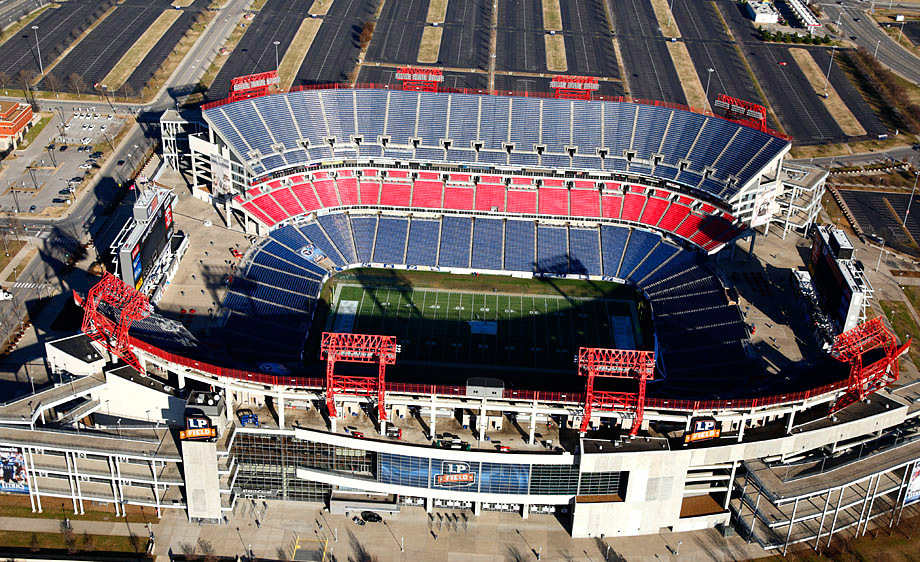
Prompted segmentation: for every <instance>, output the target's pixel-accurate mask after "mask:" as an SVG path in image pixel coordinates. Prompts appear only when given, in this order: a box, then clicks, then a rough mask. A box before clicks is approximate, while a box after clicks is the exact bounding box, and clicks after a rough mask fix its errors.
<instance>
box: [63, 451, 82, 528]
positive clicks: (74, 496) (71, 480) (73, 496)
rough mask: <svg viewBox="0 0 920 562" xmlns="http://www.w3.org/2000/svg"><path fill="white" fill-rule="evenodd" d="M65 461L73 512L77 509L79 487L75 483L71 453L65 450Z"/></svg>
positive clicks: (75, 512)
mask: <svg viewBox="0 0 920 562" xmlns="http://www.w3.org/2000/svg"><path fill="white" fill-rule="evenodd" d="M64 462H65V463H66V464H67V483H68V484H70V501H71V502H73V514H74V515H76V514H77V513H79V512H78V511H77V489H76V487H75V485H74V476H73V467H72V465H71V464H70V454H69V453H68V452H67V451H64Z"/></svg>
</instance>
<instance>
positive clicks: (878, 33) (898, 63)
mask: <svg viewBox="0 0 920 562" xmlns="http://www.w3.org/2000/svg"><path fill="white" fill-rule="evenodd" d="M822 6H823V7H824V8H825V14H826V16H827V18H828V19H830V20H831V21H834V22H837V21H838V17H839V21H840V27H839V30H840V35H841V36H843V37H845V38H849V39H851V40H853V41H855V42H856V43H857V44H859V45H861V46H863V47H865V48H866V49H868V50H869V52H870V53H875V52H876V47H877V48H878V55H877V56H878V59H879V61H880V62H881V63H882V64H884V65H886V66H888V67H889V68H891V70H893V71H895V72H897V73H898V74H900V75H901V76H903V77H904V78H906V79H908V80H910V81H911V82H913V83H914V84H920V61H918V60H917V58H916V57H915V56H913V55H912V54H910V53H909V52H907V51H906V50H905V49H904V48H903V47H901V46H899V45H898V44H897V43H895V40H894V39H892V38H891V37H889V36H888V35H887V34H885V32H884V31H882V29H881V28H880V27H879V26H878V25H876V23H875V22H874V21H873V20H872V18H871V17H869V15H868V13H867V12H868V9H869V3H868V2H854V1H852V0H846V2H845V4H843V5H838V4H822ZM876 6H877V7H879V8H881V7H886V8H887V6H886V5H885V3H884V2H877V3H876ZM913 7H914V8H915V9H916V5H914V6H913ZM857 18H858V19H859V21H856V19H857ZM854 37H855V39H853V38H854Z"/></svg>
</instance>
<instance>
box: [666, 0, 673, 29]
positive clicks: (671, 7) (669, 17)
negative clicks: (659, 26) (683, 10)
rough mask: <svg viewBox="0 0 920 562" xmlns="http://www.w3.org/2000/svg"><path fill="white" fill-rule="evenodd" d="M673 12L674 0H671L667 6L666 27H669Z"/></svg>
mask: <svg viewBox="0 0 920 562" xmlns="http://www.w3.org/2000/svg"><path fill="white" fill-rule="evenodd" d="M673 14H674V0H671V5H670V6H668V26H667V27H668V29H670V28H671V16H672V15H673Z"/></svg>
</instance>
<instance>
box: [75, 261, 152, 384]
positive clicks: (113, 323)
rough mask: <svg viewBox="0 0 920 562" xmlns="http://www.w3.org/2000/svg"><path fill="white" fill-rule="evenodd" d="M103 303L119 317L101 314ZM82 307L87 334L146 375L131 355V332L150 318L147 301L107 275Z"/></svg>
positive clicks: (90, 293) (92, 289) (134, 356)
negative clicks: (134, 324)
mask: <svg viewBox="0 0 920 562" xmlns="http://www.w3.org/2000/svg"><path fill="white" fill-rule="evenodd" d="M103 302H105V303H107V304H108V305H109V306H111V307H112V311H113V312H114V313H115V314H116V315H117V317H115V318H109V317H108V316H106V315H105V314H103V312H102V311H101V310H99V305H100V304H102V303H103ZM82 305H83V325H82V326H81V329H82V330H83V333H84V334H86V335H87V336H88V337H89V338H90V339H91V340H93V341H95V342H97V343H99V344H100V345H102V346H103V347H104V348H106V349H107V350H109V351H110V352H112V353H113V354H115V355H116V356H117V357H120V358H121V359H122V360H124V362H125V363H127V364H129V365H131V366H132V367H134V368H135V369H136V370H137V372H138V373H141V374H144V369H143V368H142V367H141V364H140V362H139V361H138V360H137V356H136V355H134V352H133V351H131V345H130V343H129V342H128V329H129V328H131V324H132V323H133V322H134V321H135V320H140V319H142V318H146V317H147V316H149V315H150V303H149V302H147V297H145V296H144V295H143V294H142V293H140V292H138V291H137V290H136V289H134V288H133V287H129V286H128V285H126V284H125V282H124V281H122V280H121V279H119V278H118V277H115V276H114V275H112V274H111V273H109V272H106V273H105V274H104V275H103V276H102V280H100V281H99V282H98V283H96V284H95V285H93V287H92V288H91V289H90V290H89V292H88V293H87V294H86V299H84V300H83V302H82Z"/></svg>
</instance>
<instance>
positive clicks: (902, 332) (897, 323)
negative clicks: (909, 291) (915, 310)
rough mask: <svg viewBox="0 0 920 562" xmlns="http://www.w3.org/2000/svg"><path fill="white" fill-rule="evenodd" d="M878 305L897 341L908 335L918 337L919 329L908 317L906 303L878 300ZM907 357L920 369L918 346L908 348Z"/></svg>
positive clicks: (904, 338) (910, 317)
mask: <svg viewBox="0 0 920 562" xmlns="http://www.w3.org/2000/svg"><path fill="white" fill-rule="evenodd" d="M878 304H879V306H881V307H882V310H883V311H884V312H885V317H886V318H888V321H889V322H890V323H891V327H892V328H893V329H894V333H895V335H896V336H897V337H898V340H899V341H902V342H903V341H904V340H906V339H907V337H906V336H907V335H908V334H909V335H911V336H914V337H917V336H918V335H920V328H918V327H917V323H916V322H914V319H913V317H912V316H911V315H910V311H908V309H907V303H905V302H903V301H883V300H880V301H878ZM908 356H909V357H910V359H911V361H913V362H914V365H917V366H918V367H920V348H918V346H916V345H912V346H910V351H909V352H908Z"/></svg>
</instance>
